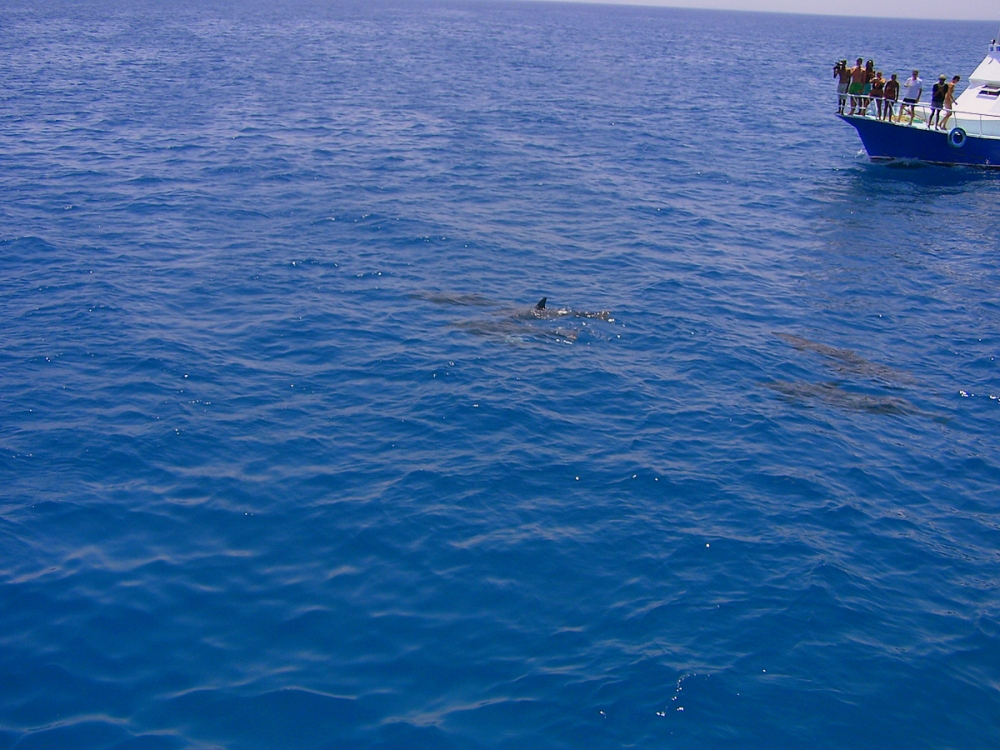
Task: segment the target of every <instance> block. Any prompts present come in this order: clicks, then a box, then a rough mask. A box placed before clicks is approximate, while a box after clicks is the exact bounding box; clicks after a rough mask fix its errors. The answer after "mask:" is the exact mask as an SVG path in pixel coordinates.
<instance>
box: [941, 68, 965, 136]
mask: <svg viewBox="0 0 1000 750" xmlns="http://www.w3.org/2000/svg"><path fill="white" fill-rule="evenodd" d="M961 80H962V76H955V77H954V78H952V79H951V83H949V84H948V93H947V94H945V97H944V119H943V120H941V124H940V125H938V127H939V128H940V129H941V130H947V129H948V120H950V119H951V113H952V111H953V110H954V109H955V87H956V86H957V85H958V82H959V81H961Z"/></svg>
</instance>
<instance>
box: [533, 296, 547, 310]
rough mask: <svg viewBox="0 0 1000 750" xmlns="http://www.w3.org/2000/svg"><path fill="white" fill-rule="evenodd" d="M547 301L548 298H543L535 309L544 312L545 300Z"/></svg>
mask: <svg viewBox="0 0 1000 750" xmlns="http://www.w3.org/2000/svg"><path fill="white" fill-rule="evenodd" d="M547 299H548V297H542V298H541V299H540V300H538V304H537V305H535V309H536V310H544V309H545V300H547Z"/></svg>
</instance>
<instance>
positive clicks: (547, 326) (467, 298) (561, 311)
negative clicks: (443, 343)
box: [413, 293, 614, 344]
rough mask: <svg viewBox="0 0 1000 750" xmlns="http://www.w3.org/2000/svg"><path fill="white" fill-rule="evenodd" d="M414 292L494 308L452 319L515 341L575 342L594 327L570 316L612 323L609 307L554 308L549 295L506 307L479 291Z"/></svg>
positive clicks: (440, 301)
mask: <svg viewBox="0 0 1000 750" xmlns="http://www.w3.org/2000/svg"><path fill="white" fill-rule="evenodd" d="M413 296H416V297H420V298H422V299H426V300H427V301H429V302H433V303H435V304H438V305H456V306H473V307H481V308H495V314H492V315H490V316H489V317H478V318H476V319H473V320H463V321H457V322H455V323H452V325H453V326H454V327H455V328H460V329H462V330H464V331H468V332H469V333H473V334H476V335H479V336H488V337H500V338H503V339H505V340H507V341H509V342H512V343H530V342H532V341H534V342H539V341H556V342H559V343H563V344H572V343H573V342H575V341H576V340H577V339H578V338H579V336H580V334H581V333H583V332H584V331H588V330H591V329H590V328H582V327H580V326H586V325H587V324H586V323H582V324H579V325H574V324H572V323H569V319H574V318H577V319H579V318H587V319H593V320H603V321H606V322H608V323H613V322H614V318H613V317H611V312H610V311H609V310H599V311H597V312H590V311H587V310H573V309H570V308H551V307H548V306H547V303H548V300H549V298H548V297H542V298H541V299H540V300H538V302H536V303H535V305H534V306H533V307H531V308H529V309H527V310H525V309H523V308H522V309H520V310H510V309H507V310H504V309H503V307H502V305H500V304H498V303H493V302H491V301H490V300H488V299H486V298H484V297H481V296H479V295H476V294H469V295H466V294H443V293H434V294H415V295H413ZM561 321H566V324H565V325H555V326H553V324H552V323H553V322H561Z"/></svg>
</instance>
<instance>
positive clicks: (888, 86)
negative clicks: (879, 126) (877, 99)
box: [882, 73, 899, 122]
mask: <svg viewBox="0 0 1000 750" xmlns="http://www.w3.org/2000/svg"><path fill="white" fill-rule="evenodd" d="M882 97H883V105H882V106H883V109H882V115H883V117H882V119H883V120H888V121H889V122H892V116H893V115H894V114H895V112H894V111H893V110H894V109H895V108H896V100H897V99H898V98H899V81H898V80H897V78H896V74H895V73H893V74H892V76H891V77H890V78H889V80H888V81H886V82H885V90H884V91H883V93H882Z"/></svg>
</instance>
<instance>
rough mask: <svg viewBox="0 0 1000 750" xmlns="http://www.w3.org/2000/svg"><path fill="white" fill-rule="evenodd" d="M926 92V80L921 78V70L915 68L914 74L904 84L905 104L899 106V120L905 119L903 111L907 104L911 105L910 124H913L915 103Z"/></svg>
mask: <svg viewBox="0 0 1000 750" xmlns="http://www.w3.org/2000/svg"><path fill="white" fill-rule="evenodd" d="M923 93H924V82H923V81H922V80H921V79H920V71H919V70H914V71H913V75H912V76H910V77H909V78H907V79H906V83H904V84H903V106H902V107H900V108H899V119H898V120H897V122H902V121H903V111H904V110H905V109H906V105H910V122H909V123H908V124H909V125H912V124H913V117H914V113H915V110H916V107H914V106H913V105H914V104H916V103H917V102H919V101H920V95H921V94H923Z"/></svg>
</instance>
